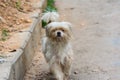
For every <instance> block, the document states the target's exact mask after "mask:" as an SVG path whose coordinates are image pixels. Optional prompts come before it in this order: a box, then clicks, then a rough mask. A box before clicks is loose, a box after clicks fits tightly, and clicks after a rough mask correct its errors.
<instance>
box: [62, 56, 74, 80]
mask: <svg viewBox="0 0 120 80" xmlns="http://www.w3.org/2000/svg"><path fill="white" fill-rule="evenodd" d="M71 64H72V58H71V56H67V57H65V59H64V65H63V73H64V80H68V78H69V75H70V72H71Z"/></svg>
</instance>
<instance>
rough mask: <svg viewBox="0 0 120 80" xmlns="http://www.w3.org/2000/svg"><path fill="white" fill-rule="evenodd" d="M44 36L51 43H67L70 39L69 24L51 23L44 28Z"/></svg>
mask: <svg viewBox="0 0 120 80" xmlns="http://www.w3.org/2000/svg"><path fill="white" fill-rule="evenodd" d="M46 34H47V36H48V37H49V38H50V39H52V40H53V41H59V42H60V41H68V40H70V39H71V37H72V34H71V24H70V23H68V22H52V23H50V24H48V25H47V26H46Z"/></svg>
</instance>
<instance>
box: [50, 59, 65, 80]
mask: <svg viewBox="0 0 120 80" xmlns="http://www.w3.org/2000/svg"><path fill="white" fill-rule="evenodd" d="M50 72H51V73H52V74H53V77H54V78H55V79H56V80H64V74H63V72H62V68H61V65H60V64H59V62H58V61H57V60H56V59H55V60H53V59H52V60H51V62H50Z"/></svg>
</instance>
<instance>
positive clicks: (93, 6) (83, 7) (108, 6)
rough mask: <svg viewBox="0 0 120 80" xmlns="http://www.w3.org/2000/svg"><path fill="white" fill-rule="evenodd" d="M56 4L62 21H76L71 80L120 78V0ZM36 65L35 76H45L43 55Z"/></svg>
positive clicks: (72, 0) (38, 79)
mask: <svg viewBox="0 0 120 80" xmlns="http://www.w3.org/2000/svg"><path fill="white" fill-rule="evenodd" d="M55 4H56V6H57V8H58V12H59V13H60V16H61V21H68V22H71V23H72V24H73V34H74V39H73V41H72V43H73V50H74V61H73V65H72V73H71V76H70V80H120V15H119V14H120V6H119V5H120V1H119V0H56V3H55ZM41 59H43V60H41ZM40 60H41V61H42V62H41V61H40ZM33 63H35V62H33ZM34 66H37V68H38V69H37V70H36V75H35V76H34V79H35V80H45V79H44V78H45V77H46V76H43V75H47V71H48V69H47V64H46V63H45V61H44V57H42V58H41V57H40V59H39V60H38V64H36V65H34ZM41 67H42V68H41ZM33 69H34V68H33ZM28 72H29V71H28ZM30 74H31V75H32V76H33V74H34V73H33V74H32V72H31V73H30ZM26 77H29V76H26ZM26 80H27V79H26ZM28 80H33V79H30V78H29V79H28Z"/></svg>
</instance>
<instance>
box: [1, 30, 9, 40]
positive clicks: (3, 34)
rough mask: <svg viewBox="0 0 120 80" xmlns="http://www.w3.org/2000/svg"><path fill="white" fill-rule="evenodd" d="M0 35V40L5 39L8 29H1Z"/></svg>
mask: <svg viewBox="0 0 120 80" xmlns="http://www.w3.org/2000/svg"><path fill="white" fill-rule="evenodd" d="M1 36H2V37H1V40H2V41H5V40H6V38H7V36H8V31H7V30H6V29H3V30H2V34H1Z"/></svg>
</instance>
